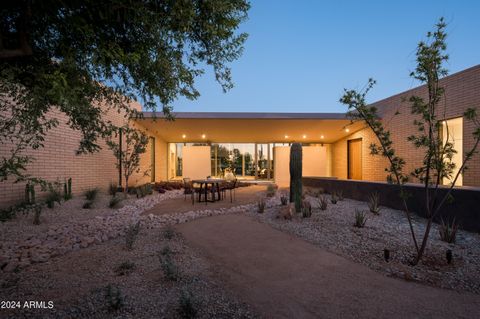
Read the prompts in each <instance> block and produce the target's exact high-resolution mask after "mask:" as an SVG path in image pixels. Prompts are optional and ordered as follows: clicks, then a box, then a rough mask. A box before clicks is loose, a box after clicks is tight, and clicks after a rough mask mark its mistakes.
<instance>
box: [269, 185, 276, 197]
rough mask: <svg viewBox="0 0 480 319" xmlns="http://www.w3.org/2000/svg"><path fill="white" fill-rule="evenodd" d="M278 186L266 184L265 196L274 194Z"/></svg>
mask: <svg viewBox="0 0 480 319" xmlns="http://www.w3.org/2000/svg"><path fill="white" fill-rule="evenodd" d="M277 188H278V186H277V185H275V184H268V186H267V197H273V196H275V193H276V192H277Z"/></svg>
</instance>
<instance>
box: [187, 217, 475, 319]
mask: <svg viewBox="0 0 480 319" xmlns="http://www.w3.org/2000/svg"><path fill="white" fill-rule="evenodd" d="M178 230H179V231H180V232H181V233H182V234H183V235H184V237H185V238H186V240H187V241H188V242H189V245H191V246H193V247H196V248H198V249H199V250H200V251H201V252H203V254H205V256H206V257H207V258H208V259H210V260H211V262H213V263H214V264H215V265H216V266H217V267H216V268H217V269H220V273H219V276H220V278H221V279H222V280H223V281H225V284H226V285H227V287H230V288H231V289H233V290H234V291H235V292H237V293H238V294H239V295H240V296H242V297H243V298H244V299H245V301H246V302H248V303H249V304H251V305H252V306H253V307H255V308H256V309H257V310H258V311H259V312H260V313H263V314H264V315H265V316H266V317H268V318H390V319H391V318H449V319H450V318H479V317H480V296H478V295H474V294H459V293H456V292H454V291H449V290H443V289H436V288H431V287H427V286H423V285H419V284H416V283H411V282H406V281H402V280H398V279H393V278H388V277H384V276H382V275H380V274H378V273H376V272H374V271H372V270H370V269H368V268H366V267H364V266H362V265H359V264H355V263H353V262H351V261H348V260H346V259H344V258H342V257H339V256H337V255H334V254H332V253H328V252H326V251H324V250H322V249H320V248H318V247H316V246H313V245H311V244H309V243H307V242H305V241H303V240H301V239H298V238H295V237H293V236H290V235H288V234H285V233H282V232H280V231H277V230H275V229H273V228H271V227H269V226H268V225H265V224H261V223H259V222H256V221H254V220H252V219H250V218H249V217H247V216H242V215H227V216H218V217H209V218H203V219H199V220H196V221H194V222H190V223H186V224H182V225H180V226H178Z"/></svg>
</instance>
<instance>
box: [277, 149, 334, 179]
mask: <svg viewBox="0 0 480 319" xmlns="http://www.w3.org/2000/svg"><path fill="white" fill-rule="evenodd" d="M302 153H303V154H302V173H303V176H314V177H329V176H331V174H330V171H329V169H330V160H329V158H331V156H330V145H323V146H319V145H317V146H304V147H303V148H302ZM273 163H274V172H275V174H274V175H275V178H274V181H275V183H276V184H277V185H278V186H280V187H287V186H288V185H289V184H290V146H275V158H274V161H273Z"/></svg>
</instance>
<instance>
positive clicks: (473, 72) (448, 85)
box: [333, 66, 480, 186]
mask: <svg viewBox="0 0 480 319" xmlns="http://www.w3.org/2000/svg"><path fill="white" fill-rule="evenodd" d="M441 85H442V86H443V87H444V88H445V98H444V99H443V100H442V101H441V104H440V105H441V107H440V109H439V112H438V114H442V113H443V114H444V115H443V116H439V120H443V119H451V118H456V117H461V116H462V115H463V113H464V112H465V111H466V110H467V108H469V107H477V110H478V111H479V112H480V66H475V67H472V68H470V69H467V70H464V71H461V72H458V73H455V74H453V75H451V76H448V77H446V78H444V79H442V81H441ZM426 94H427V89H426V87H425V86H420V87H417V88H415V89H412V90H409V91H406V92H403V93H400V94H398V95H394V96H392V97H389V98H387V99H384V100H381V101H378V102H375V103H373V104H372V105H375V106H376V107H377V108H378V113H379V115H380V116H381V118H382V121H383V123H384V125H385V127H386V128H387V129H389V130H390V131H391V133H392V135H391V136H392V141H393V145H394V148H395V150H396V152H397V154H398V155H399V156H400V157H402V158H404V159H405V161H406V166H405V172H406V173H410V172H411V171H412V170H413V169H414V167H418V166H420V165H421V163H422V160H423V157H422V153H424V152H423V151H422V150H421V149H420V150H419V149H417V148H415V147H414V146H413V145H412V143H410V142H408V141H407V137H408V136H410V135H412V134H413V133H416V128H415V127H414V126H413V121H414V119H415V116H413V115H412V114H411V112H410V108H411V105H410V103H409V102H408V101H404V99H408V98H409V97H410V96H412V95H417V96H421V97H424V98H425V97H426ZM397 111H398V112H399V114H398V115H395V113H396V112H397ZM473 131H474V125H473V123H471V122H469V121H467V120H466V119H464V120H463V154H464V155H465V153H466V152H467V151H468V150H470V149H471V148H472V146H473V144H474V139H473V136H472V133H473ZM354 138H362V141H363V147H362V148H363V179H364V180H371V181H385V178H386V174H385V171H384V170H383V168H385V167H386V166H387V162H386V161H385V159H383V158H381V157H380V156H372V155H370V150H369V149H368V146H369V145H370V143H371V142H372V141H375V142H376V141H377V140H376V138H375V136H374V135H373V133H371V132H370V131H369V130H368V129H364V130H360V131H358V132H355V133H353V134H351V135H350V136H348V137H346V138H344V139H342V140H340V141H337V142H336V143H334V146H333V148H334V150H333V163H334V165H333V176H336V177H338V178H347V140H349V139H354ZM467 166H468V167H469V169H468V171H467V172H468V173H467V174H465V175H464V176H463V185H464V186H480V154H478V153H477V154H476V155H475V156H474V157H473V158H472V159H471V161H470V162H469V164H468V165H467ZM412 182H416V181H415V180H412Z"/></svg>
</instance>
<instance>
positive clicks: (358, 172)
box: [347, 138, 362, 179]
mask: <svg viewBox="0 0 480 319" xmlns="http://www.w3.org/2000/svg"><path fill="white" fill-rule="evenodd" d="M347 153H348V155H347V156H348V179H362V139H361V138H359V139H356V140H350V141H348V148H347Z"/></svg>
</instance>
